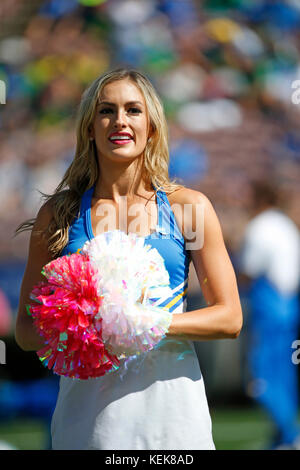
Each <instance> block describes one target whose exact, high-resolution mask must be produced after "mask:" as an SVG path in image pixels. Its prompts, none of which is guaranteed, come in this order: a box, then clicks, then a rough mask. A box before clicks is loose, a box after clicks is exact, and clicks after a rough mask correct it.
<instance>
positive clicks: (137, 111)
mask: <svg viewBox="0 0 300 470" xmlns="http://www.w3.org/2000/svg"><path fill="white" fill-rule="evenodd" d="M128 111H129V112H131V113H132V114H139V113H141V112H142V111H141V110H140V109H139V108H129V109H128Z"/></svg>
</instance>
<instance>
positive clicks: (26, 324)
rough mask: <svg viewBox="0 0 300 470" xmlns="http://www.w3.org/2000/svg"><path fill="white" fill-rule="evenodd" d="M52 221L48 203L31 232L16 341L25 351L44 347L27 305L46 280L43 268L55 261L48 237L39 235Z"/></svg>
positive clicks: (41, 209) (40, 211)
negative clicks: (33, 293) (31, 294)
mask: <svg viewBox="0 0 300 470" xmlns="http://www.w3.org/2000/svg"><path fill="white" fill-rule="evenodd" d="M51 219H52V208H51V204H50V203H49V202H46V203H45V204H44V205H43V206H42V207H41V208H40V210H39V213H38V215H37V218H36V221H35V224H34V226H33V229H32V232H31V237H30V243H29V253H28V260H27V265H26V269H25V273H24V277H23V280H22V285H21V291H20V299H19V307H18V314H17V321H16V327H15V339H16V342H17V344H18V345H19V346H20V348H21V349H23V350H24V351H37V350H38V349H41V348H42V347H43V346H44V341H43V339H42V337H41V336H40V335H39V334H38V332H37V331H36V329H35V326H34V324H33V321H32V318H31V317H30V316H29V315H28V313H27V310H26V305H27V304H29V303H32V301H31V299H30V293H31V291H32V288H33V286H34V285H35V284H37V283H38V282H40V281H44V280H45V276H43V275H42V274H41V270H42V268H43V266H45V264H47V263H49V262H50V261H51V260H52V259H53V256H51V255H50V253H49V251H48V243H47V240H46V237H45V236H44V235H42V234H41V233H38V231H44V230H45V229H46V228H47V227H48V226H49V224H50V221H51Z"/></svg>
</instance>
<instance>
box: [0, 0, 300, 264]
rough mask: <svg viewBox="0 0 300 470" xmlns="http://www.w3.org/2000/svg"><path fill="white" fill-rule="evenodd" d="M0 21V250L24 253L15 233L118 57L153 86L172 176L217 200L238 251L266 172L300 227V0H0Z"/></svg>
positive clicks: (57, 172)
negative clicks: (2, 95)
mask: <svg viewBox="0 0 300 470" xmlns="http://www.w3.org/2000/svg"><path fill="white" fill-rule="evenodd" d="M21 19H22V21H21ZM0 22H1V28H0V79H1V80H2V81H4V82H5V84H6V92H7V95H6V104H2V105H1V108H0V216H1V220H2V230H1V235H0V236H1V238H0V257H1V258H3V257H5V258H6V259H7V258H11V257H14V258H19V259H24V258H25V257H26V254H27V245H26V243H20V242H19V241H18V238H15V239H14V238H12V237H13V233H14V230H15V228H16V227H17V225H18V224H19V223H21V222H22V221H23V220H25V219H27V218H31V217H34V216H35V215H36V213H37V210H38V208H39V206H40V205H41V194H40V193H39V191H42V192H44V193H52V192H53V191H54V189H55V188H56V186H57V184H58V183H59V181H60V180H61V177H62V175H63V173H64V171H65V170H66V168H67V167H68V165H69V163H70V162H71V160H72V157H73V154H74V146H75V132H74V116H75V113H76V108H77V105H78V102H79V100H80V97H81V94H82V92H83V90H84V89H85V87H86V86H87V85H88V84H89V83H90V82H91V81H92V80H93V79H94V78H96V77H97V76H98V75H99V74H101V73H102V72H103V71H105V70H107V69H109V68H112V67H116V66H120V65H127V66H132V67H134V68H139V69H141V70H143V71H144V72H145V73H146V74H147V75H148V76H149V77H150V79H151V80H152V81H153V83H154V85H155V86H156V88H157V90H158V92H159V94H160V96H161V97H162V100H163V103H164V106H165V110H166V114H167V117H168V122H169V129H170V156H171V160H170V174H171V176H172V177H174V176H176V177H178V179H179V181H183V182H184V183H185V184H186V185H189V186H191V187H194V188H196V189H198V190H200V191H202V192H204V193H205V194H206V195H207V196H208V197H210V198H211V200H212V202H213V203H214V205H215V207H216V210H217V212H218V214H219V216H220V219H221V222H222V224H223V230H224V236H225V239H226V242H227V243H228V248H229V249H232V250H234V249H235V248H236V247H237V246H238V244H239V239H240V236H241V233H242V230H243V225H244V223H245V222H246V220H247V203H248V199H249V185H250V181H251V179H255V178H256V177H258V176H262V175H265V176H267V177H268V178H270V179H273V180H275V181H276V184H277V185H278V191H280V192H281V193H282V195H283V197H282V199H283V203H284V204H285V207H286V210H287V211H288V213H289V214H290V216H291V217H292V218H293V220H295V222H296V223H297V224H298V225H299V226H300V210H299V206H298V205H297V203H296V201H297V197H298V196H299V148H300V138H299V134H298V132H297V131H298V122H299V118H300V112H299V110H300V105H297V104H294V103H293V102H292V93H293V91H294V90H293V89H292V84H293V82H294V81H295V80H296V79H297V77H298V76H299V64H300V33H299V31H300V29H299V25H300V2H299V1H297V0H286V1H277V0H274V1H268V0H256V1H254V2H250V1H248V0H227V1H221V0H207V1H201V2H200V1H199V0H194V1H192V0H106V1H105V0H42V1H41V0H39V1H36V0H35V1H32V2H24V1H22V0H14V1H11V0H2V1H1V5H0ZM21 236H23V235H21Z"/></svg>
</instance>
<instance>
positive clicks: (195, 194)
mask: <svg viewBox="0 0 300 470" xmlns="http://www.w3.org/2000/svg"><path fill="white" fill-rule="evenodd" d="M168 198H169V202H170V204H171V205H172V204H180V205H183V204H197V203H198V204H199V203H202V204H205V205H209V204H211V202H210V200H209V199H208V197H207V196H206V195H205V194H204V193H202V192H201V191H197V190H195V189H191V188H186V187H183V188H179V189H177V190H175V191H174V192H173V193H170V194H169V195H168Z"/></svg>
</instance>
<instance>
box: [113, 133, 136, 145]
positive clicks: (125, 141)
mask: <svg viewBox="0 0 300 470" xmlns="http://www.w3.org/2000/svg"><path fill="white" fill-rule="evenodd" d="M112 137H116V138H115V139H112ZM118 137H128V139H118ZM109 140H110V142H112V143H113V144H116V145H125V144H128V143H129V142H130V141H131V140H133V139H132V136H131V135H130V134H128V132H114V133H112V134H110V136H109Z"/></svg>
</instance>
